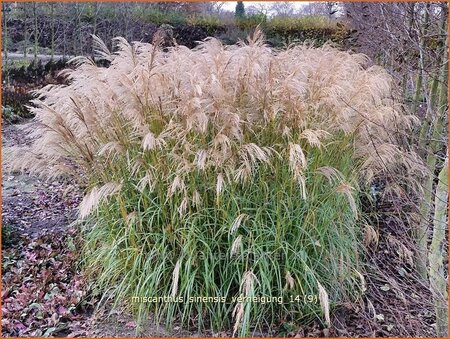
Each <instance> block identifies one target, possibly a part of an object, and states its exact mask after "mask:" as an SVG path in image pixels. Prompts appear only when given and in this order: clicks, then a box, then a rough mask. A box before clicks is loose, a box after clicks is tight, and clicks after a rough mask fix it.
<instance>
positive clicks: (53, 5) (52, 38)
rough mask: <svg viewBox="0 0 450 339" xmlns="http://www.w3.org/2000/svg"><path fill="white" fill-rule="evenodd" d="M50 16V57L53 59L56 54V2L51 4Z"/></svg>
mask: <svg viewBox="0 0 450 339" xmlns="http://www.w3.org/2000/svg"><path fill="white" fill-rule="evenodd" d="M50 16H51V20H52V31H51V47H50V57H51V60H53V58H54V56H55V3H54V2H52V3H51V4H50Z"/></svg>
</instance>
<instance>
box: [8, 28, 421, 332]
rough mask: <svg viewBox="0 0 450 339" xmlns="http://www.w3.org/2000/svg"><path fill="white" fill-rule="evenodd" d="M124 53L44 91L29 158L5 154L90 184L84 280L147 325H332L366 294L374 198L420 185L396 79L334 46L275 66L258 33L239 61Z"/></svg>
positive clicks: (210, 51) (207, 52) (222, 53)
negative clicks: (385, 179) (405, 140)
mask: <svg viewBox="0 0 450 339" xmlns="http://www.w3.org/2000/svg"><path fill="white" fill-rule="evenodd" d="M116 45H117V46H118V50H117V51H115V52H114V53H111V52H110V51H108V50H107V49H106V48H105V45H104V44H103V43H99V46H100V47H99V48H101V53H100V54H101V55H102V56H103V57H104V58H106V59H108V60H110V62H111V64H110V66H109V68H101V67H98V66H97V65H96V64H95V63H94V62H92V61H91V60H89V59H87V58H81V57H80V58H79V59H77V67H76V69H74V70H69V71H67V77H68V81H69V85H68V86H51V87H46V88H43V89H42V90H40V91H39V95H40V97H39V98H38V99H36V100H34V101H33V102H34V105H35V106H36V107H35V108H33V112H34V113H35V114H36V120H37V121H38V122H39V123H40V124H41V125H40V127H39V128H38V129H36V132H35V137H36V138H37V139H36V142H35V144H34V145H33V147H32V148H31V151H28V152H27V149H12V150H7V151H5V156H6V157H7V158H8V159H9V161H8V164H10V166H11V167H9V168H8V169H9V170H11V169H13V168H26V169H28V170H30V171H35V172H38V173H41V174H44V175H47V176H58V175H72V176H73V177H74V178H75V179H77V180H79V181H80V183H81V184H82V185H85V187H86V196H85V198H84V200H83V202H82V204H81V206H80V219H81V220H83V222H84V224H85V227H86V229H85V237H86V246H85V248H84V249H83V251H84V258H85V262H84V267H85V271H86V273H87V274H88V275H89V276H90V278H91V279H92V282H93V283H94V284H95V286H96V287H97V288H98V289H99V290H101V291H103V293H104V299H103V300H109V299H111V300H113V301H114V306H117V305H123V304H125V305H127V306H128V307H129V309H130V310H132V311H134V312H135V314H136V319H137V320H138V323H142V322H143V321H146V319H148V318H147V316H148V313H149V312H152V313H153V314H154V319H155V320H156V321H165V322H166V324H167V325H168V326H170V325H172V324H173V322H174V321H180V322H181V323H182V324H183V325H184V326H186V327H189V326H195V327H196V328H198V329H199V330H200V331H201V330H204V329H213V330H215V331H219V330H226V329H229V328H232V330H233V333H234V334H238V335H241V336H244V335H248V334H249V332H250V331H252V330H253V329H259V330H264V329H265V328H267V327H269V326H272V325H274V324H277V323H280V321H287V320H289V321H291V320H292V321H296V322H301V321H308V320H311V319H316V318H317V319H321V320H323V322H324V323H325V324H328V325H329V323H330V310H332V309H333V308H334V307H335V306H336V305H339V304H342V303H346V302H354V301H355V300H357V299H358V298H359V297H360V296H361V295H362V294H363V293H364V290H365V282H364V278H363V274H364V270H363V267H362V265H361V260H360V255H361V253H362V251H363V248H362V246H361V243H362V237H363V232H364V229H365V228H364V224H365V215H364V213H363V211H362V209H361V203H360V198H361V196H362V195H364V194H365V193H364V192H365V191H366V187H368V185H369V184H370V183H371V182H372V180H373V179H374V178H376V177H378V176H380V175H385V174H386V173H389V176H390V177H391V178H403V179H402V180H400V179H399V180H396V179H395V180H394V181H393V182H392V183H391V186H390V190H391V191H402V190H405V187H404V186H402V185H403V184H408V183H409V180H411V179H410V178H412V177H414V176H415V175H418V174H419V173H420V170H421V169H422V168H421V166H420V162H419V160H418V159H417V157H416V156H415V154H414V153H411V152H408V151H405V150H403V149H402V148H401V147H400V146H399V143H398V141H397V139H396V138H397V134H396V133H394V132H393V126H395V128H396V131H398V132H399V133H400V134H401V133H406V132H407V131H408V130H409V128H411V126H412V125H413V123H414V122H415V120H414V118H412V117H411V116H408V115H405V114H404V113H403V111H402V109H401V106H400V105H399V104H396V103H395V102H396V101H393V100H392V99H391V98H392V95H393V94H392V92H391V87H390V84H391V81H392V79H391V77H390V76H389V75H388V74H387V72H385V71H384V70H383V69H381V68H379V67H376V66H372V67H368V66H367V61H368V60H367V58H366V57H365V56H364V55H359V54H350V53H347V52H341V51H338V50H336V49H333V48H331V47H330V46H327V45H325V46H323V47H321V48H319V49H315V48H312V47H310V46H308V45H298V46H292V47H290V48H289V49H287V50H283V51H274V50H272V49H271V48H268V47H267V46H265V45H264V40H263V37H262V34H261V32H260V31H259V30H257V31H256V32H255V34H254V35H253V36H252V37H251V38H249V39H248V42H247V43H245V44H244V43H241V44H239V45H234V46H223V45H222V44H221V43H220V42H219V41H218V40H215V39H207V40H206V41H204V42H202V43H201V44H200V46H198V47H197V48H196V49H194V50H190V49H188V48H186V47H183V46H177V47H174V48H171V49H169V51H168V52H167V53H165V52H163V51H161V49H159V48H158V47H157V46H152V45H149V44H144V43H134V44H133V45H130V44H129V43H128V42H126V41H125V40H124V39H122V38H118V39H116ZM401 136H402V134H401ZM133 297H135V298H134V299H132V298H133ZM144 297H145V298H146V299H143V298H144ZM162 297H166V301H169V302H161V300H159V301H158V300H154V299H152V298H162ZM192 297H211V298H218V299H214V300H213V299H210V300H206V301H204V300H203V301H202V300H193V301H192V300H191V299H190V298H192ZM238 297H243V298H247V299H245V300H246V301H249V299H251V298H253V297H256V298H257V299H256V300H253V299H251V300H252V301H254V302H246V301H244V300H241V302H239V301H238V300H234V299H233V298H238ZM263 297H264V298H275V299H271V300H272V302H267V303H263V302H262V299H261V298H263ZM170 298H172V299H170ZM221 298H224V299H221ZM278 298H282V300H281V301H280V299H278ZM133 301H134V302H133ZM145 301H148V302H145ZM154 301H155V302H154ZM191 301H192V302H191Z"/></svg>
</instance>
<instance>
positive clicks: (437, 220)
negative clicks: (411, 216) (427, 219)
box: [428, 156, 448, 338]
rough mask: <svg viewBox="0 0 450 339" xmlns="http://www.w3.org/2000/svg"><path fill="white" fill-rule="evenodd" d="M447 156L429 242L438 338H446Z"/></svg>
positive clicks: (442, 171) (437, 189)
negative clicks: (444, 247) (431, 236)
mask: <svg viewBox="0 0 450 339" xmlns="http://www.w3.org/2000/svg"><path fill="white" fill-rule="evenodd" d="M447 188H448V156H447V158H446V161H445V164H444V167H443V168H442V170H441V172H440V173H439V182H438V185H437V187H436V198H435V209H434V224H433V239H432V241H431V246H430V253H429V257H428V258H429V261H430V270H429V273H430V287H431V293H432V295H433V303H434V309H435V312H436V334H437V336H438V337H444V338H446V337H447V336H448V294H447V281H446V279H445V272H444V260H443V259H444V254H445V253H446V252H445V251H444V249H443V246H444V245H445V233H446V230H447V207H448V191H447Z"/></svg>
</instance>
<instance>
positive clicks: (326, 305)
mask: <svg viewBox="0 0 450 339" xmlns="http://www.w3.org/2000/svg"><path fill="white" fill-rule="evenodd" d="M317 286H318V288H319V302H320V307H321V308H322V312H323V314H324V315H325V324H326V325H327V327H330V326H331V320H330V302H329V299H328V293H327V291H326V290H325V288H324V287H323V286H322V285H321V284H320V282H317Z"/></svg>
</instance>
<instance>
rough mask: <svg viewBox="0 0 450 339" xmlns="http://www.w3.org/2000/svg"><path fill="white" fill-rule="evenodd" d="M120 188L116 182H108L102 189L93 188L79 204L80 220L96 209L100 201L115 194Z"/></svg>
mask: <svg viewBox="0 0 450 339" xmlns="http://www.w3.org/2000/svg"><path fill="white" fill-rule="evenodd" d="M121 188H122V184H118V183H116V182H108V183H106V184H104V185H103V186H102V187H100V188H97V187H94V188H93V189H92V190H91V191H90V192H89V193H88V194H87V195H86V196H85V197H84V198H83V201H82V202H81V204H80V207H79V210H80V218H82V219H83V218H86V217H87V216H88V215H89V214H90V213H91V211H92V210H94V209H96V208H97V207H98V206H99V204H100V203H102V201H104V200H105V199H106V198H108V197H109V196H111V195H113V194H115V193H117V192H119V191H120V189H121Z"/></svg>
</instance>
